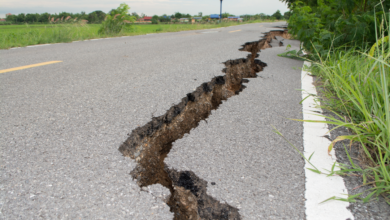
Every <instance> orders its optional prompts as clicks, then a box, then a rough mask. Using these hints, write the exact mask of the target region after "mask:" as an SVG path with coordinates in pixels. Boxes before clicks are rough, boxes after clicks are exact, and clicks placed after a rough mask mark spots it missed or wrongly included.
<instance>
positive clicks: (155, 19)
mask: <svg viewBox="0 0 390 220" xmlns="http://www.w3.org/2000/svg"><path fill="white" fill-rule="evenodd" d="M158 20H159V18H158V15H153V17H152V24H158Z"/></svg>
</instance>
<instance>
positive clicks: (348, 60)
mask: <svg viewBox="0 0 390 220" xmlns="http://www.w3.org/2000/svg"><path fill="white" fill-rule="evenodd" d="M383 46H385V45H383ZM387 48H390V47H389V46H388V45H387ZM387 48H385V47H383V48H382V49H383V50H379V52H378V53H376V54H375V55H374V57H371V56H369V55H368V54H366V53H360V52H359V51H355V50H353V49H352V50H348V51H343V50H337V51H335V53H333V54H331V55H329V56H328V57H327V58H325V59H324V60H320V62H318V63H316V67H315V68H313V73H314V74H315V75H317V76H319V77H321V80H322V81H323V83H324V84H323V85H322V91H323V92H324V97H323V99H322V106H321V108H325V109H328V110H330V111H331V112H333V113H334V115H335V116H334V117H332V116H330V117H327V119H328V121H327V123H328V124H334V125H336V127H346V128H348V129H349V130H350V131H352V134H351V135H348V136H339V137H337V138H336V139H335V140H334V141H333V142H332V144H331V145H330V146H329V149H328V150H329V151H330V150H331V149H332V148H333V145H334V144H335V143H336V142H338V141H341V140H350V142H351V143H352V142H360V143H361V145H360V146H361V147H362V149H363V151H364V152H365V156H366V157H367V159H368V160H369V162H368V163H367V164H364V167H357V166H356V165H354V164H353V162H351V164H352V167H350V168H345V169H344V171H345V172H349V171H351V170H353V171H356V169H358V170H359V171H360V172H361V173H362V175H363V180H364V184H372V185H373V188H372V189H371V190H372V193H370V194H369V197H366V198H364V199H363V201H368V200H369V199H370V197H371V196H373V195H377V196H378V195H380V194H382V195H384V196H385V198H386V199H387V202H388V203H389V204H390V94H389V91H390V65H389V58H390V51H388V50H387ZM313 122H314V121H313ZM347 153H348V152H347Z"/></svg>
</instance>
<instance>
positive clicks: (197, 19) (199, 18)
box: [194, 17, 202, 20]
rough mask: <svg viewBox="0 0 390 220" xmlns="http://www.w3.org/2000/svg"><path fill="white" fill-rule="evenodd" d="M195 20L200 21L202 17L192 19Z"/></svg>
mask: <svg viewBox="0 0 390 220" xmlns="http://www.w3.org/2000/svg"><path fill="white" fill-rule="evenodd" d="M194 19H195V20H202V17H194Z"/></svg>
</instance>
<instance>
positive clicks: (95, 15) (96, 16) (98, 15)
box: [88, 10, 106, 23]
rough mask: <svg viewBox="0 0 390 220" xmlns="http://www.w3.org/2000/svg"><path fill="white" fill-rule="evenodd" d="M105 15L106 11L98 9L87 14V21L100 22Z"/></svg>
mask: <svg viewBox="0 0 390 220" xmlns="http://www.w3.org/2000/svg"><path fill="white" fill-rule="evenodd" d="M105 17H106V13H104V12H102V11H99V10H98V11H94V12H91V13H89V14H88V21H89V23H102V22H103V20H104V18H105Z"/></svg>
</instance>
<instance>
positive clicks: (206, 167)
mask: <svg viewBox="0 0 390 220" xmlns="http://www.w3.org/2000/svg"><path fill="white" fill-rule="evenodd" d="M280 24H281V23H273V24H270V23H262V24H249V25H241V26H235V27H228V28H221V29H213V30H202V31H186V32H179V33H163V34H155V35H144V36H134V37H122V38H111V39H102V40H93V41H82V42H73V43H63V44H54V45H48V46H39V47H27V48H17V49H12V50H1V51H0V57H1V59H0V70H2V69H8V68H14V67H19V66H24V65H30V64H36V63H42V62H48V61H62V62H60V63H54V64H50V65H45V66H39V67H34V68H28V69H23V70H18V71H13V72H7V73H2V74H0V94H1V97H0V120H1V121H0V146H1V154H0V157H1V158H0V160H1V187H0V202H1V205H0V206H1V208H0V211H1V213H0V218H2V219H40V218H45V219H57V218H58V219H76V218H77V219H78V218H81V219H148V220H149V219H172V218H173V213H171V212H170V211H169V207H168V206H167V205H166V204H165V203H164V202H163V201H162V199H161V197H165V196H164V195H163V196H162V195H161V194H163V193H167V192H166V190H165V189H161V187H158V186H153V187H150V189H143V190H141V189H140V188H139V187H138V185H137V184H136V182H135V181H134V180H132V178H131V176H130V175H129V172H130V171H131V170H133V168H134V167H135V165H136V163H135V161H133V160H131V159H129V158H124V157H123V156H122V155H121V153H120V152H119V151H118V147H119V145H120V144H121V143H122V142H123V141H125V140H126V138H127V134H128V133H131V131H132V130H133V129H134V128H136V127H138V126H142V125H144V124H146V123H147V122H149V121H150V119H151V117H152V116H159V115H162V114H164V113H165V112H166V110H168V109H169V108H170V107H171V106H172V105H173V104H175V103H178V102H179V101H180V100H181V98H183V97H184V96H185V95H186V94H187V93H189V92H192V91H193V90H194V89H195V88H196V87H198V86H199V85H201V84H202V83H203V82H207V81H210V79H211V78H212V77H214V76H218V75H223V73H222V72H221V70H222V68H223V67H224V66H223V65H222V64H221V62H224V61H226V60H228V59H237V58H242V57H246V56H247V54H248V53H247V52H240V51H238V49H239V48H240V45H242V44H243V43H245V42H248V41H255V40H258V39H259V38H260V37H261V36H262V34H261V32H266V31H269V30H271V29H272V28H271V27H273V26H275V25H280ZM284 44H285V45H287V44H291V45H292V46H293V48H294V47H297V46H298V42H297V41H290V40H284ZM274 46H275V47H274V48H271V49H266V50H263V51H262V52H261V53H260V58H259V59H261V60H262V61H263V62H265V63H267V64H268V67H266V68H265V70H264V71H263V72H260V73H258V75H259V76H261V77H259V78H256V79H250V82H249V83H247V84H246V86H247V88H246V89H245V90H244V91H243V92H241V93H240V95H238V96H234V97H232V98H230V99H229V100H227V101H226V102H224V103H223V104H222V105H221V106H220V107H219V109H217V110H215V111H213V113H212V115H211V116H210V117H209V118H208V120H207V123H206V122H201V123H200V125H199V126H198V127H197V128H195V129H193V130H192V131H191V133H190V134H189V135H186V136H185V137H184V138H183V139H181V140H178V141H176V142H175V143H174V145H173V148H172V151H171V153H170V154H169V155H168V157H167V159H166V160H165V162H166V163H167V165H168V166H169V167H170V168H174V169H177V170H182V171H185V170H190V171H192V172H194V173H195V174H196V175H197V176H198V177H199V178H202V179H203V180H206V181H207V182H208V188H207V192H208V194H209V195H210V196H212V197H214V198H215V199H217V200H219V201H221V202H222V203H224V202H226V203H228V204H229V205H231V206H233V207H235V208H238V209H239V212H240V215H241V217H242V219H263V218H264V219H305V208H304V190H305V177H304V170H303V166H304V161H303V160H302V158H301V157H300V156H299V154H297V153H296V152H295V150H294V149H293V148H292V147H290V146H289V145H288V144H287V143H286V142H285V141H283V140H282V139H281V138H280V137H278V136H277V135H276V134H275V133H273V132H272V125H273V126H275V127H276V128H278V129H279V130H280V132H282V133H283V134H285V136H286V138H288V139H289V140H291V141H292V142H293V143H294V144H295V145H296V146H297V147H299V148H300V149H301V148H302V123H300V122H294V121H291V120H289V119H288V118H298V119H300V118H302V107H301V105H300V104H299V102H300V101H301V92H300V91H299V89H300V83H301V82H300V74H301V71H300V69H299V68H300V67H302V62H301V61H297V60H292V59H286V58H281V57H278V56H277V54H279V53H281V52H283V51H285V47H277V43H275V45H274ZM211 182H214V183H215V185H211V184H210V183H211ZM168 193H169V192H168Z"/></svg>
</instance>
